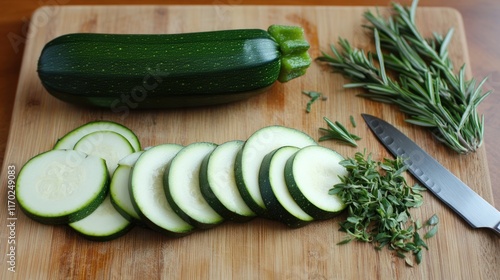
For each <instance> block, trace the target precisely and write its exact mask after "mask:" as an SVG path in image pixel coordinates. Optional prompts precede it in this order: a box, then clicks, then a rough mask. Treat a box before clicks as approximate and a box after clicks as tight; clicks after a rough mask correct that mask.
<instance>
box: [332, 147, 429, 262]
mask: <svg viewBox="0 0 500 280" xmlns="http://www.w3.org/2000/svg"><path fill="white" fill-rule="evenodd" d="M403 162H404V161H403V159H402V158H399V157H398V158H396V159H395V160H390V159H385V160H384V161H383V162H377V161H374V160H373V159H372V158H371V155H368V156H365V154H364V153H360V152H358V153H356V154H355V156H354V158H348V159H346V160H344V161H342V162H341V164H342V165H343V166H344V167H345V168H346V169H347V170H348V172H349V174H348V175H347V176H343V177H341V178H340V179H341V183H339V184H336V185H335V186H334V187H333V188H332V189H331V190H330V191H329V193H330V194H332V195H338V196H339V197H340V198H341V199H342V200H343V201H344V203H345V204H346V205H347V209H348V214H347V218H346V220H344V221H342V222H341V223H340V227H341V230H342V231H345V232H347V233H348V235H347V237H346V238H345V239H344V240H343V241H341V242H339V243H338V244H346V243H349V242H351V241H352V240H359V241H364V242H370V243H373V244H374V245H375V248H376V249H382V248H383V247H385V246H387V247H388V248H389V249H391V250H394V251H395V252H396V255H397V256H399V257H401V258H405V259H406V263H407V264H409V265H411V264H412V261H411V260H409V259H408V258H407V257H406V253H408V252H411V253H413V254H414V255H415V259H416V262H417V263H420V262H421V260H422V250H423V248H425V249H428V247H427V244H426V243H425V242H424V240H423V239H422V238H421V237H420V234H419V233H418V230H420V229H421V228H422V225H421V223H420V222H419V221H418V220H416V221H414V220H413V218H412V216H411V214H410V211H409V209H410V208H415V207H420V206H421V205H422V204H423V196H422V194H421V192H422V191H424V190H425V188H423V187H421V186H419V185H414V186H412V187H411V186H409V185H408V184H407V182H406V180H405V178H404V176H403V173H404V172H405V171H406V169H407V168H406V166H405V165H404V163H403ZM437 222H438V219H437V216H436V215H434V216H432V217H431V219H429V221H427V222H426V223H425V226H432V228H431V229H430V230H429V231H428V232H427V233H426V234H425V238H430V237H432V236H433V235H435V234H436V231H437Z"/></svg>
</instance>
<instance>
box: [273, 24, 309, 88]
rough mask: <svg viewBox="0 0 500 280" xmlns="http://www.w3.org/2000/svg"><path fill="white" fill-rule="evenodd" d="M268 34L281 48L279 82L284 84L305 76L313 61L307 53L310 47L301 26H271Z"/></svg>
mask: <svg viewBox="0 0 500 280" xmlns="http://www.w3.org/2000/svg"><path fill="white" fill-rule="evenodd" d="M267 32H268V33H269V35H271V37H273V39H274V40H276V42H277V43H278V45H279V47H280V52H281V56H282V57H281V69H280V74H279V76H278V81H280V82H281V83H284V82H288V81H290V80H292V79H294V78H297V77H300V76H302V75H304V74H305V73H306V70H307V68H308V67H309V65H311V61H312V59H311V56H310V55H309V53H308V52H307V51H308V50H309V47H310V45H309V43H308V42H307V40H306V39H305V36H304V29H302V27H299V26H286V25H271V26H270V27H269V28H268V30H267Z"/></svg>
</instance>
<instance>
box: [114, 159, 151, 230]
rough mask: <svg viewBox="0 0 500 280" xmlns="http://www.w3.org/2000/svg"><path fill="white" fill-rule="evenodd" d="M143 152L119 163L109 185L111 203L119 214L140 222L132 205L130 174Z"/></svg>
mask: <svg viewBox="0 0 500 280" xmlns="http://www.w3.org/2000/svg"><path fill="white" fill-rule="evenodd" d="M142 153H143V151H139V152H135V153H133V154H130V155H128V156H126V157H124V158H123V159H121V160H120V161H119V162H118V167H117V168H116V170H115V172H114V173H113V177H112V178H111V183H110V185H109V195H110V198H111V203H112V204H113V206H115V208H117V209H116V210H118V212H120V213H121V214H122V215H123V216H124V217H125V218H127V219H129V220H130V219H132V220H136V221H140V219H141V218H140V216H139V214H138V213H137V211H136V210H135V208H134V205H133V204H132V199H131V198H130V196H131V195H130V187H129V185H130V174H131V173H132V167H133V166H134V165H135V162H136V161H137V159H138V158H139V156H140V155H142Z"/></svg>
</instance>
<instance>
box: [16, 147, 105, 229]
mask: <svg viewBox="0 0 500 280" xmlns="http://www.w3.org/2000/svg"><path fill="white" fill-rule="evenodd" d="M108 178H109V177H108V173H107V168H106V163H105V162H104V160H103V159H101V158H99V157H95V156H89V155H86V154H84V153H82V152H78V151H74V150H50V151H48V152H44V153H42V154H39V155H37V156H35V157H33V158H32V159H30V160H29V161H28V162H27V163H26V164H25V165H24V166H23V168H22V169H21V171H20V172H19V176H18V179H17V182H16V198H17V201H18V202H19V204H20V206H21V208H22V209H23V210H24V211H25V212H26V213H27V214H28V216H30V217H32V218H33V219H35V220H37V221H40V222H43V223H56V224H62V223H68V222H72V221H76V220H79V219H82V218H84V217H85V216H87V215H88V214H90V213H91V212H92V211H93V210H95V209H96V207H97V206H98V205H99V204H100V203H101V202H102V201H103V199H104V197H105V194H106V190H107V187H108Z"/></svg>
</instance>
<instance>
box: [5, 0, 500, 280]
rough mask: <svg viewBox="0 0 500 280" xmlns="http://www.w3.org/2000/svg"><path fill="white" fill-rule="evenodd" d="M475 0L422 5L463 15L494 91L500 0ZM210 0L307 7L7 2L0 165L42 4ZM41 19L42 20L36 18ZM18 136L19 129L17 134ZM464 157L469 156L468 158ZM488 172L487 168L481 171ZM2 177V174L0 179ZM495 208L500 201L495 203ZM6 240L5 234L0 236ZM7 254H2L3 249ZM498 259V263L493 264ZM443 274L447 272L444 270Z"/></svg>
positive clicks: (489, 106)
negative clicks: (33, 19)
mask: <svg viewBox="0 0 500 280" xmlns="http://www.w3.org/2000/svg"><path fill="white" fill-rule="evenodd" d="M9 1H10V0H9ZM469 2H471V1H466V0H456V1H449V0H448V1H445V0H435V1H431V0H422V1H421V2H420V6H438V7H443V6H446V7H452V8H455V9H457V10H458V11H459V12H460V13H461V15H462V17H463V22H464V27H465V33H466V36H467V46H468V50H467V52H466V53H468V54H469V57H468V61H470V63H471V65H470V66H471V69H472V73H473V75H474V76H475V77H477V78H479V79H481V78H482V77H485V76H489V79H488V81H487V83H486V88H487V89H495V87H496V86H497V84H500V72H498V71H495V68H494V67H495V66H497V65H500V51H498V50H497V44H496V43H498V42H497V41H499V39H497V38H498V36H496V35H495V34H496V33H497V32H496V28H497V25H498V24H497V23H499V22H500V20H497V19H496V17H497V15H498V13H497V12H500V3H498V4H497V3H496V0H482V1H475V2H474V3H469ZM186 3H189V4H208V5H235V4H242V5H246V4H259V5H263V4H274V5H303V4H304V3H301V2H300V1H272V2H269V1H243V0H211V1H190V2H183V1H172V2H168V3H165V2H163V1H147V2H146V1H144V2H139V1H127V0H126V1H120V2H118V1H82V0H50V1H49V0H39V1H26V0H17V1H12V3H10V4H6V5H3V6H4V8H3V10H2V11H1V12H0V13H1V17H0V30H1V34H2V38H4V39H3V40H2V41H1V42H0V50H1V52H0V53H1V54H2V56H1V59H2V60H0V85H1V87H0V90H1V92H2V93H3V95H4V98H3V99H2V101H3V102H1V103H0V107H1V110H0V165H2V162H3V159H4V156H3V155H4V153H5V151H6V143H7V139H8V134H9V131H15V130H14V129H15V128H14V127H10V122H11V115H12V106H13V104H14V96H15V92H16V88H17V81H18V79H19V71H20V66H21V60H22V58H23V49H24V47H25V45H24V40H25V39H26V38H27V33H26V32H27V30H26V29H27V25H28V20H29V17H30V15H31V14H32V12H33V11H34V10H35V9H36V8H38V7H39V6H41V5H43V4H47V5H49V4H51V5H58V4H61V5H62V4H64V5H66V4H68V5H83V4H94V5H96V4H186ZM306 4H307V5H312V4H314V5H349V6H352V5H362V6H376V5H379V6H387V5H388V4H389V1H381V0H366V1H361V0H354V1H340V0H331V1H308V2H307V3H306ZM38 20H43V18H38ZM495 105H500V96H499V95H498V94H497V93H493V94H492V95H490V97H489V98H488V99H487V101H486V102H484V104H482V105H481V107H480V111H481V112H482V113H483V114H484V115H485V119H486V127H485V146H486V147H485V148H486V152H487V154H488V157H487V158H488V164H489V165H488V166H489V174H490V176H491V182H492V189H493V197H494V200H495V201H497V202H498V201H500V188H498V187H497V182H498V181H499V179H500V175H499V174H498V173H497V172H496V171H497V170H498V168H497V166H498V165H499V164H500V152H499V150H498V149H497V148H496V147H495V145H494V144H495V143H497V142H498V141H497V140H496V139H498V138H499V137H500V130H499V129H498V128H499V127H500V116H499V114H500V113H498V112H497V111H496V110H495V109H494V108H495V107H496V106H495ZM14 134H15V133H14ZM464 159H465V158H464ZM483 170H484V169H483ZM2 180H4V178H2ZM497 208H499V207H498V203H497ZM1 238H3V236H1ZM2 254H3V253H2ZM493 263H494V262H493ZM476 269H477V268H476ZM442 275H443V274H442Z"/></svg>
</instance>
